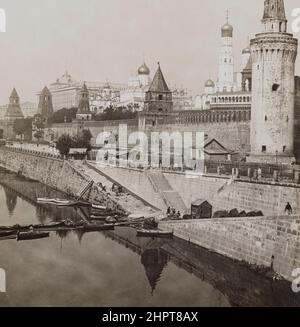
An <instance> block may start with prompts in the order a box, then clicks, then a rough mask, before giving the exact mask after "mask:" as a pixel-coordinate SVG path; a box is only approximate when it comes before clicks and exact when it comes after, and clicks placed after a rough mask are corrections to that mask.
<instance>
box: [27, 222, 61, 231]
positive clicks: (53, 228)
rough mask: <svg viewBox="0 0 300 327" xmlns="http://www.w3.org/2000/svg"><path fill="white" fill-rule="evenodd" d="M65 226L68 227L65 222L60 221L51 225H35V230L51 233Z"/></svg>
mask: <svg viewBox="0 0 300 327" xmlns="http://www.w3.org/2000/svg"><path fill="white" fill-rule="evenodd" d="M65 226H66V223H65V221H60V222H53V223H49V224H46V225H33V228H34V229H35V230H38V231H48V232H50V231H56V230H57V229H59V228H61V227H65Z"/></svg>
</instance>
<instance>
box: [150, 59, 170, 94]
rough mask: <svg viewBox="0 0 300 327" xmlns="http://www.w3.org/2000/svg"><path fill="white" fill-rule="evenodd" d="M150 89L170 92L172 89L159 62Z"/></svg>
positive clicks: (151, 90)
mask: <svg viewBox="0 0 300 327" xmlns="http://www.w3.org/2000/svg"><path fill="white" fill-rule="evenodd" d="M149 91H150V92H160V93H164V92H170V89H169V87H168V85H167V83H166V80H165V78H164V75H163V73H162V71H161V69H160V64H159V63H158V68H157V71H156V73H155V75H154V78H153V81H152V83H151V85H150V88H149Z"/></svg>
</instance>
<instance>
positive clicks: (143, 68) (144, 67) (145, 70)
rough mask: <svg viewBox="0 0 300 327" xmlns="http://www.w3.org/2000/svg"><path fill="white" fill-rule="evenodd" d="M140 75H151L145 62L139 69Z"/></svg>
mask: <svg viewBox="0 0 300 327" xmlns="http://www.w3.org/2000/svg"><path fill="white" fill-rule="evenodd" d="M138 74H139V75H150V69H149V68H148V66H147V65H146V64H145V62H144V63H143V64H142V66H141V67H140V68H139V69H138Z"/></svg>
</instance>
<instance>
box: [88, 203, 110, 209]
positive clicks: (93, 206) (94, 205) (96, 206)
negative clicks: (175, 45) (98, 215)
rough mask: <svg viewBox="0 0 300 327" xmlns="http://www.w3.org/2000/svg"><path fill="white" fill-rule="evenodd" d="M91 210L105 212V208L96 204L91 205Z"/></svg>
mask: <svg viewBox="0 0 300 327" xmlns="http://www.w3.org/2000/svg"><path fill="white" fill-rule="evenodd" d="M92 209H97V210H107V207H104V206H101V205H98V204H94V203H93V204H92Z"/></svg>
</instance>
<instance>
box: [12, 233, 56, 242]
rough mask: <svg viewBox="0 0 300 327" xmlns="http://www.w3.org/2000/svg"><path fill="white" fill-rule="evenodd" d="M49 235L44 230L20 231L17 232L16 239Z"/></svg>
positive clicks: (29, 238)
mask: <svg viewBox="0 0 300 327" xmlns="http://www.w3.org/2000/svg"><path fill="white" fill-rule="evenodd" d="M49 236H50V233H46V232H34V231H30V232H22V233H18V234H17V241H25V240H38V239H41V238H47V237H49Z"/></svg>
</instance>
